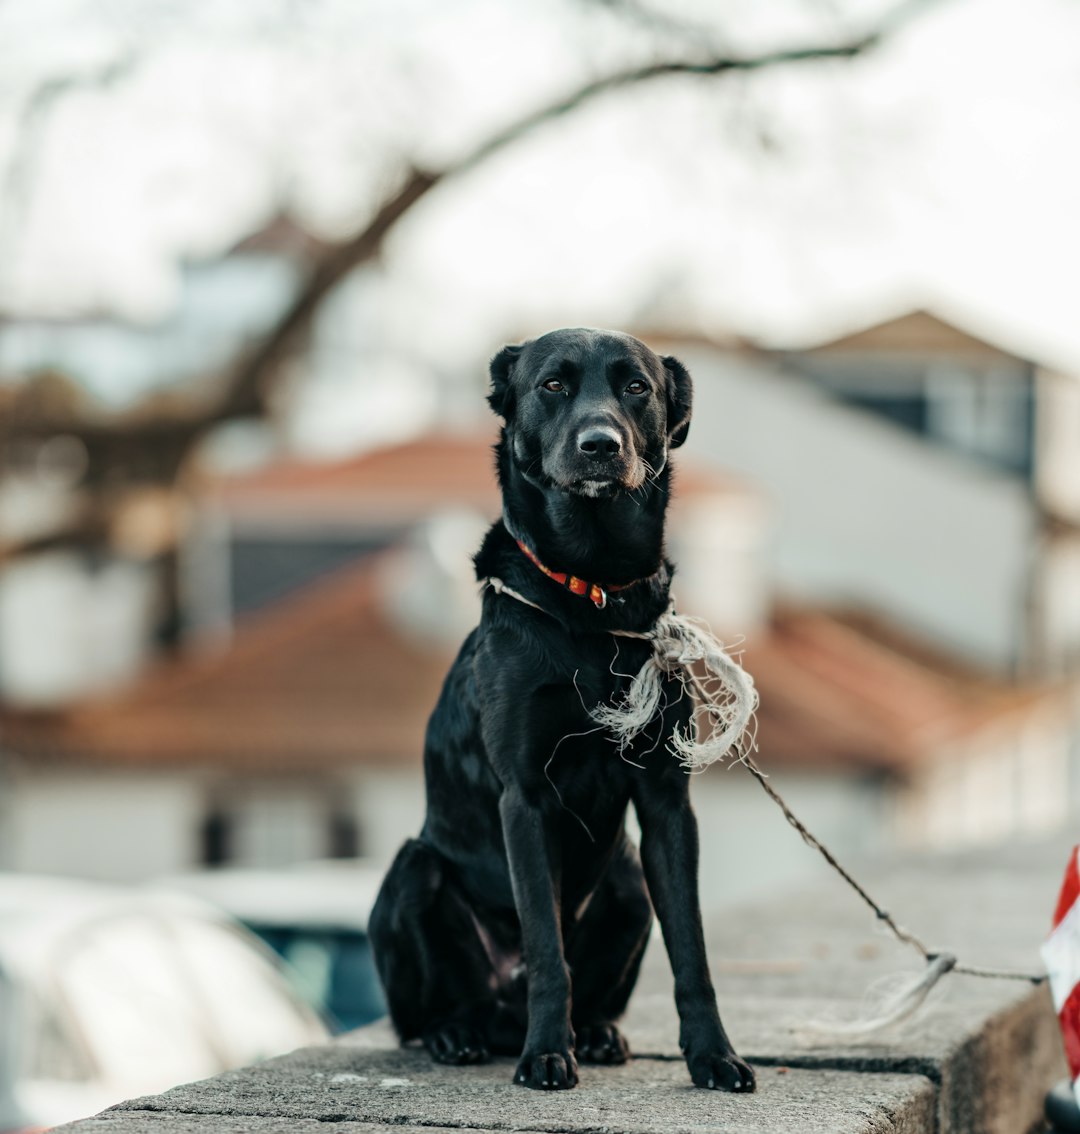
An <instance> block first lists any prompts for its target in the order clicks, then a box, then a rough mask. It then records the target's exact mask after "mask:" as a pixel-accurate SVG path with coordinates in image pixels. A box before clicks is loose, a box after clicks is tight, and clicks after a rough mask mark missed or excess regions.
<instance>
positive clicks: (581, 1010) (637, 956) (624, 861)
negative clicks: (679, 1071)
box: [566, 842, 653, 1063]
mask: <svg viewBox="0 0 1080 1134" xmlns="http://www.w3.org/2000/svg"><path fill="white" fill-rule="evenodd" d="M652 920H653V912H652V905H651V904H650V902H649V895H648V891H647V889H646V887H645V877H644V875H643V873H642V870H641V862H640V860H639V859H638V855H637V851H636V850H635V848H634V847H633V845H632V844H631V843H629V842H627V843H626V845H625V846H624V848H623V849H622V850H621V851H619V852H617V854H616V857H615V858H614V859H613V860H612V862H611V864H610V865H609V866H608V869H607V871H606V872H605V874H604V877H603V879H602V880H601V882H600V885H599V886H598V887H597V888H596V890H595V892H594V893H593V895H592V898H591V899H590V900H589V904H588V906H587V907H586V909H585V911H584V913H583V914H582V916H581V917H580V919H578V920H577V921H576V922H575V923H574V925H573V926H572V927H571V929H570V931H569V933H568V934H567V942H566V956H567V962H568V964H569V966H570V973H571V978H572V980H573V1023H574V1031H575V1033H576V1036H577V1056H578V1058H579V1059H583V1060H587V1061H588V1062H590V1063H625V1062H626V1060H627V1059H628V1058H629V1056H630V1048H629V1046H628V1044H627V1042H626V1039H625V1038H624V1037H623V1034H622V1033H621V1032H620V1031H619V1029H618V1028H617V1027H616V1026H615V1021H616V1020H617V1019H618V1018H619V1017H620V1016H621V1015H622V1014H623V1012H624V1011H625V1009H626V1003H627V1001H628V1000H629V999H630V993H631V992H633V990H634V984H635V983H636V982H637V976H638V970H639V969H640V968H641V960H642V957H643V956H644V955H645V946H646V945H647V944H648V942H649V930H650V929H651V928H652Z"/></svg>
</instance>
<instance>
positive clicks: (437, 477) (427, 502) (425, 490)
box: [209, 424, 750, 526]
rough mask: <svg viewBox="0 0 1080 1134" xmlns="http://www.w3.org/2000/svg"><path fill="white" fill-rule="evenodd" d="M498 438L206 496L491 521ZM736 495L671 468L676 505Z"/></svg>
mask: <svg viewBox="0 0 1080 1134" xmlns="http://www.w3.org/2000/svg"><path fill="white" fill-rule="evenodd" d="M497 439H498V430H497V427H496V426H495V425H494V424H493V425H492V428H491V430H490V431H489V432H485V433H471V434H469V433H466V434H452V433H430V434H426V435H425V436H422V437H418V438H415V439H413V440H411V441H406V442H403V443H401V444H398V445H391V446H387V447H385V448H381V449H375V450H373V451H371V452H367V453H363V454H361V455H359V456H357V457H353V458H350V459H348V460H344V461H330V462H312V461H279V462H276V463H274V464H272V465H269V466H267V467H266V468H264V469H260V470H259V471H257V472H254V473H249V474H246V475H243V476H237V477H232V478H227V479H222V480H220V481H218V482H216V483H213V484H211V485H210V486H209V496H210V498H211V499H212V500H214V501H215V502H216V503H217V504H218V505H219V506H221V507H223V508H224V509H225V510H226V511H227V512H228V513H229V514H231V515H233V516H234V517H236V518H238V519H241V520H243V519H256V520H261V519H267V520H270V519H279V520H282V521H283V522H288V521H290V520H293V519H296V520H300V521H306V522H314V521H317V520H319V519H327V520H332V519H337V520H340V521H341V522H349V523H353V524H361V523H368V524H372V523H374V524H377V523H379V522H386V523H392V524H394V525H399V526H405V525H407V524H408V523H411V522H414V521H416V520H419V519H422V518H423V517H425V516H427V515H430V514H431V513H432V512H434V511H436V510H438V509H440V508H445V507H448V506H451V505H456V506H466V507H472V508H475V509H476V510H478V511H480V512H481V513H483V514H484V515H486V516H489V517H491V518H492V519H494V518H495V517H496V516H498V514H499V511H500V507H501V504H500V497H499V490H498V484H497V481H496V476H495V457H494V454H493V452H492V448H493V446H494V444H495V442H496V440H497ZM734 491H738V492H741V493H747V492H749V491H750V489H749V488H748V486H746V485H744V484H741V483H740V482H737V481H736V479H735V478H734V477H732V476H728V475H725V474H722V473H717V472H715V471H714V470H712V469H709V468H705V467H703V466H701V465H695V464H694V463H692V462H685V461H684V462H681V463H680V464H679V465H678V467H677V469H676V473H675V500H676V506H677V504H678V500H679V499H680V498H682V497H690V496H695V495H698V494H704V493H715V492H734Z"/></svg>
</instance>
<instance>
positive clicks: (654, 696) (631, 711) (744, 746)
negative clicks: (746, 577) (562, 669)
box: [484, 578, 1047, 1036]
mask: <svg viewBox="0 0 1080 1134" xmlns="http://www.w3.org/2000/svg"><path fill="white" fill-rule="evenodd" d="M484 585H485V586H490V587H491V588H492V590H494V591H495V592H496V594H506V595H509V596H510V597H511V598H513V599H517V601H518V602H522V603H524V604H525V605H526V606H531V607H532V608H533V609H534V610H539V611H541V612H542V613H545V614H546V613H547V611H545V610H544V608H543V607H542V606H540V605H538V604H537V603H535V602H532V601H531V600H530V599H527V598H525V596H524V595H521V594H519V593H518V592H517V591H515V590H513V589H512V588H511V587H508V586H506V585H505V584H504V583H503V582H502V580H501V579H495V578H490V579H485V580H484ZM607 633H609V634H612V635H613V636H615V637H618V638H637V639H640V640H642V641H650V642H652V643H653V650H652V654H651V655H650V657H649V658H648V660H647V661H646V662H645V664H644V665H643V666H642V667H641V669H640V670H639V671H638V673H637V674H636V675H635V676H634V678H633V679H632V680H631V682H630V688H629V689H628V690H627V692H626V694H625V695H624V697H623V699H622V700H621V701H620V702H619V703H618V704H615V705H598V706H597V707H596V708H595V709H593V710H592V713H591V716H592V718H593V720H595V721H596V722H597V723H598V724H601V725H603V726H605V727H606V728H608V729H610V730H611V732H612V733H613V734H614V736H615V740H616V742H617V743H618V745H619V750H620V752H621V751H624V750H625V748H626V747H627V746H628V745H629V744H630V743H631V741H632V740H633V739H634V738H635V737H637V736H638V735H640V734H641V732H643V731H644V729H645V727H646V726H647V725H648V723H649V722H650V721H651V720H652V719H653V718H654V717H655V716H656V714H657V713H658V712H659V711H660V708H661V701H662V698H663V678H664V676H665V675H675V676H676V677H678V678H679V679H680V680H682V681H683V682H684V683H685V684H687V685H689V686H690V687H691V688H692V689H693V691H694V694H696V700H695V707H694V716H693V719H692V720H691V722H690V725H689V729H688V730H687V733H686V734H684V733H682V732H680V731H679V730H677V729H676V731H675V733H674V734H673V736H672V738H671V742H670V746H671V748H672V749H673V750H674V752H675V754H676V755H677V756H678V757H679V762H680V763H681V764H682V765H683V767H684V768H686V769H687V771H702V770H703V769H705V768H707V767H709V766H710V765H711V764H714V763H716V761H717V760H720V759H722V758H723V757H724V756H726V755H727V754H728V753H729V752H732V751H734V752H735V754H736V756H737V759H738V761H739V763H741V764H742V765H743V766H744V767H745V768H746V770H747V771H748V772H749V773H750V774H751V775H752V776H753V777H754V779H755V780H757V782H758V783H759V784H760V786H761V788H762V790H763V791H764V792H765V794H766V795H768V797H769V798H770V799H771V800H772V801H773V802H774V803H775V804H776V805H777V807H779V808H780V810H781V811H782V812H783V814H784V818H785V819H787V821H788V823H790V824H791V826H792V827H794V828H795V830H796V831H798V833H799V835H800V836H801V837H802V840H803V841H804V842H805V843H806V844H807V846H809V847H811V848H812V849H813V850H816V851H817V852H818V853H819V854H820V855H821V856H822V858H824V859H825V861H826V862H827V863H828V864H829V865H830V866H831V867H832V868H833V870H834V871H836V873H837V874H839V875H840V877H841V878H843V880H844V881H845V882H846V883H847V884H848V885H849V886H850V887H851V889H852V890H854V891H855V893H856V894H858V895H859V897H860V898H862V900H863V901H864V902H865V903H866V904H867V905H868V906H869V907H870V909H871V910H873V912H874V915H875V917H877V919H878V920H879V921H881V922H882V923H883V924H884V925H885V926H887V927H888V929H889V930H890V931H891V932H892V934H893V936H894V937H896V939H897V940H898V941H900V942H901V943H902V944H905V945H908V946H910V947H911V948H913V949H915V950H917V951H918V952H919V953H920V954H921V955H922V958H923V960H925V961H926V963H927V967H926V970H925V971H924V972H923V973H922V974H920V975H919V976H918V977H916V978H914V979H913V980H912V982H911V983H909V984H908V985H907V986H906V987H904V988H902V989H900V990H899V991H898V992H897V993H895V994H894V995H893V996H892V997H890V998H889V1000H888V1001H887V1002H886V1003H885V1004H884V1005H883V1006H882V1008H881V1009H880V1011H879V1014H878V1015H877V1016H875V1017H873V1018H872V1019H869V1020H861V1021H854V1022H852V1023H847V1024H831V1023H829V1024H816V1025H814V1030H817V1031H821V1032H828V1033H832V1034H837V1035H852V1036H854V1035H870V1034H872V1033H874V1032H878V1031H881V1030H882V1029H884V1028H886V1027H889V1026H891V1025H893V1024H898V1023H900V1022H901V1021H903V1020H906V1019H907V1018H908V1017H910V1016H911V1015H912V1014H913V1013H914V1012H915V1011H916V1010H917V1009H918V1008H919V1006H920V1005H921V1004H922V1003H923V1001H924V1000H925V999H926V997H927V996H928V995H929V993H930V991H931V989H932V988H933V987H934V986H935V985H936V984H937V982H938V981H939V980H940V979H941V978H942V977H943V976H944V975H945V974H946V973H948V972H956V973H963V974H966V975H967V976H975V977H984V978H988V979H993V980H1022V981H1027V982H1029V983H1031V984H1042V983H1043V982H1044V981H1046V979H1047V977H1046V975H1045V974H1040V973H1024V972H1017V971H1015V970H1012V969H988V968H980V967H977V966H972V965H960V964H958V963H957V959H956V957H955V956H954V955H953V954H952V953H949V952H945V951H941V950H937V951H935V950H932V949H930V948H929V947H928V946H927V945H926V944H925V943H924V942H923V941H922V940H921V939H920V938H918V937H917V936H915V934H914V933H912V932H910V930H907V929H905V928H904V927H903V926H901V925H899V924H898V923H897V922H896V921H895V919H894V918H893V917H892V915H891V914H890V913H889V912H888V911H887V910H886V909H884V908H883V907H882V906H880V905H879V904H878V903H877V902H876V901H875V900H874V899H873V897H871V895H870V893H869V892H868V891H867V890H866V889H865V888H864V887H863V886H861V885H860V884H859V882H858V881H856V879H855V878H854V877H853V876H852V875H851V874H850V873H849V871H848V870H847V869H846V868H845V867H843V866H842V865H841V864H840V862H838V861H837V859H836V857H835V856H834V855H833V853H832V852H831V851H830V850H829V848H828V847H827V846H825V844H824V843H822V842H821V840H820V839H819V838H817V836H816V835H814V834H813V833H812V832H811V831H810V830H809V829H808V828H807V827H806V825H805V824H804V823H803V822H802V821H801V820H800V819H799V818H798V816H797V815H796V814H795V813H794V812H793V811H792V810H791V808H790V807H789V806H788V804H787V801H786V800H785V799H784V798H783V796H781V795H780V793H779V792H778V791H777V790H776V789H775V788H774V787H773V786H772V785H771V784H770V783H769V782H768V776H766V774H765V773H764V772H763V771H762V770H761V768H760V767H759V766H758V765H757V763H756V762H755V761H754V759H753V756H752V755H751V753H752V752H753V751H754V750H755V749H756V747H757V744H756V739H755V737H754V735H753V729H752V722H753V720H754V712H755V710H756V709H757V705H758V695H757V690H756V689H755V688H754V682H753V679H752V678H751V676H750V675H749V674H748V673H747V672H746V671H745V670H744V669H743V668H742V666H741V665H739V663H738V662H737V661H736V660H735V659H734V658H732V657H731V656H730V655H729V654H727V653H726V652H725V650H724V647H723V645H722V643H721V642H719V641H718V640H717V639H716V638H715V637H714V636H713V635H712V634H711V633H710V632H709V631H708V630H706V629H704V627H702V626H701V625H699V624H698V623H697V622H695V621H694V620H692V619H689V618H687V617H685V616H684V615H679V614H676V613H675V611H674V604H672V606H669V607H668V609H667V610H666V611H665V612H664V613H663V614H662V615H660V617H659V618H658V619H657V620H656V623H655V625H654V627H653V629H652V630H648V631H644V632H640V631H636V630H608V631H607ZM701 669H704V670H705V673H706V676H704V677H703V676H701V674H700V670H701ZM702 717H704V718H705V720H706V722H707V723H708V724H709V725H711V735H709V736H708V737H707V739H706V740H704V741H698V740H697V738H696V733H697V732H698V731H700V730H699V729H698V725H699V723H700V720H701V718H702Z"/></svg>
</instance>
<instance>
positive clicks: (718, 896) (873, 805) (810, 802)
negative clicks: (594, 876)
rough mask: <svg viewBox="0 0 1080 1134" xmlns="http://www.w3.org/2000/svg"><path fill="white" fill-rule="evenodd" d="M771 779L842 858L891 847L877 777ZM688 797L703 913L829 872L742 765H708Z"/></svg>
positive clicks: (788, 775) (856, 858)
mask: <svg viewBox="0 0 1080 1134" xmlns="http://www.w3.org/2000/svg"><path fill="white" fill-rule="evenodd" d="M765 763H767V761H765ZM769 778H770V782H771V784H772V786H773V787H775V788H776V789H777V790H778V791H779V792H780V793H781V794H782V795H783V796H784V798H785V799H786V800H787V802H788V803H789V805H790V806H791V807H792V809H793V810H794V811H795V812H796V814H798V816H799V818H800V819H801V820H802V821H803V822H804V823H805V824H806V825H807V827H808V828H809V829H810V830H812V831H813V832H814V834H815V835H816V836H817V837H818V838H820V839H821V840H822V841H823V842H824V843H825V844H826V845H828V846H829V848H830V849H831V850H832V851H833V852H834V853H835V854H836V855H837V856H838V857H839V858H840V860H841V861H843V862H848V863H850V862H854V863H856V864H857V863H859V862H861V861H863V860H865V858H867V857H874V856H876V855H880V854H883V853H886V852H887V851H888V850H889V849H890V848H891V847H892V845H893V844H892V835H891V829H890V828H889V826H888V824H887V823H886V822H885V821H884V813H885V798H886V797H885V792H886V790H887V789H886V788H885V786H884V785H883V784H882V783H881V782H880V781H875V780H873V779H871V778H870V777H868V776H860V775H858V774H855V775H846V774H843V773H800V772H773V773H771V774H770V776H769ZM690 797H691V800H692V802H693V806H694V811H695V813H696V815H697V819H698V831H699V836H700V844H701V866H700V889H701V904H702V908H703V909H704V910H705V912H706V914H708V913H710V912H714V911H719V910H722V909H724V908H725V907H727V906H731V905H733V904H737V903H740V902H744V901H750V900H753V899H756V898H760V897H761V896H762V895H763V894H766V895H767V894H770V893H776V892H777V891H779V890H781V889H785V888H786V889H790V888H792V887H795V886H798V885H800V884H802V883H804V882H805V883H807V884H809V883H812V882H814V883H816V882H821V881H822V880H824V879H827V878H828V877H830V876H831V874H830V871H829V867H828V866H827V865H826V863H825V862H824V861H823V860H822V858H821V857H820V856H819V855H818V854H817V853H815V852H814V851H813V850H811V848H810V847H808V846H807V845H806V843H804V842H803V841H802V839H801V838H800V837H799V835H798V834H797V833H796V832H795V831H794V830H793V829H792V827H790V826H789V824H788V822H787V820H786V819H785V818H784V815H783V813H782V812H781V811H780V809H779V808H778V807H777V806H776V804H775V803H773V801H772V800H771V799H769V797H768V796H767V795H766V794H765V792H764V791H763V790H762V788H761V785H760V784H758V783H757V781H756V780H755V779H754V778H753V777H752V776H751V775H750V774H749V772H747V771H746V770H745V769H744V768H742V767H739V766H738V765H732V766H731V767H730V768H727V769H724V768H713V769H712V770H711V771H709V772H706V773H704V774H701V775H697V776H695V777H694V779H693V783H692V785H691V791H690Z"/></svg>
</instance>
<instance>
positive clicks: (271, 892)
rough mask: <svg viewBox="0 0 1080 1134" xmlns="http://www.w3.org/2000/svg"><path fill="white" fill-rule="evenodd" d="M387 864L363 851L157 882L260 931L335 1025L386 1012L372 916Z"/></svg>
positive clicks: (342, 1027)
mask: <svg viewBox="0 0 1080 1134" xmlns="http://www.w3.org/2000/svg"><path fill="white" fill-rule="evenodd" d="M382 875H383V871H382V870H381V869H379V868H376V867H374V866H372V865H371V864H369V863H366V862H363V861H361V860H358V859H326V860H319V861H317V862H307V863H301V864H298V865H296V866H290V867H282V868H280V869H277V870H256V869H245V868H240V867H236V868H229V867H226V868H222V867H218V868H215V869H211V870H202V871H197V872H194V873H191V874H181V875H175V876H171V877H169V878H165V879H162V880H161V881H160V882H159V883H158V885H161V886H165V887H168V888H171V889H177V890H182V891H183V892H184V893H186V894H191V895H193V896H195V897H197V898H199V899H201V900H203V901H207V902H211V903H213V904H214V905H216V906H218V907H220V908H221V909H222V910H224V911H225V912H226V913H228V914H230V915H231V916H232V917H234V918H236V919H237V920H238V921H240V922H242V923H243V924H244V925H245V926H246V927H247V928H248V929H250V930H252V931H253V932H254V933H256V934H258V936H259V937H261V938H262V939H263V941H265V942H266V943H267V944H268V945H269V946H270V947H271V948H272V949H273V950H274V951H275V952H276V953H278V955H279V956H281V957H282V958H283V959H284V960H285V962H286V974H287V975H290V976H291V979H292V981H293V987H294V988H295V990H296V991H297V992H298V993H299V994H300V995H301V996H303V997H304V998H305V1000H307V1002H308V1003H309V1004H310V1005H311V1006H312V1007H313V1008H314V1009H315V1010H316V1011H318V1012H319V1013H320V1014H321V1015H322V1017H323V1019H324V1020H325V1022H326V1023H327V1025H328V1027H329V1028H330V1029H331V1030H332V1031H334V1032H344V1031H350V1030H351V1029H353V1028H359V1027H361V1026H362V1025H364V1024H368V1023H371V1021H372V1020H376V1019H378V1018H379V1017H380V1016H383V1015H385V1013H386V1006H385V1001H384V1000H383V995H382V989H381V987H380V985H379V979H378V976H377V974H376V972H375V965H374V962H373V961H372V957H371V946H370V944H369V942H368V936H367V924H368V915H369V914H370V912H371V907H372V906H373V905H374V904H375V898H376V895H377V894H378V892H379V885H380V883H381V882H382Z"/></svg>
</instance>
